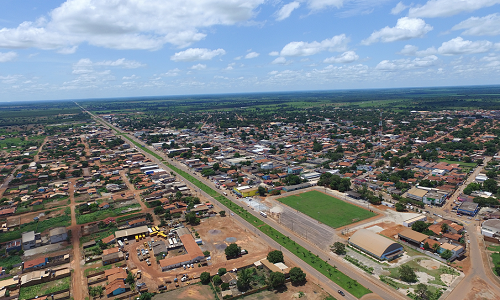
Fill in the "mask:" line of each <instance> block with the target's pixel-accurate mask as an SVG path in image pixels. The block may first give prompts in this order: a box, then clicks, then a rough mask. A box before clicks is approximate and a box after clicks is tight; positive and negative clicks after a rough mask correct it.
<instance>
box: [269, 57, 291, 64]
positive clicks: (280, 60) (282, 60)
mask: <svg viewBox="0 0 500 300" xmlns="http://www.w3.org/2000/svg"><path fill="white" fill-rule="evenodd" d="M271 63H272V64H273V65H283V64H286V63H287V60H286V58H284V57H278V58H276V59H275V60H273V61H272V62H271Z"/></svg>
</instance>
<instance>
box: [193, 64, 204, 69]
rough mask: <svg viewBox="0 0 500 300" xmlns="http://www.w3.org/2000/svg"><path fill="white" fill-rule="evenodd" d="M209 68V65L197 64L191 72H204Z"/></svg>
mask: <svg viewBox="0 0 500 300" xmlns="http://www.w3.org/2000/svg"><path fill="white" fill-rule="evenodd" d="M206 68H207V65H204V64H197V65H194V66H192V67H191V70H204V69H206Z"/></svg>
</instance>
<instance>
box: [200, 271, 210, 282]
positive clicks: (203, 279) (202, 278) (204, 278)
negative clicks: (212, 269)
mask: <svg viewBox="0 0 500 300" xmlns="http://www.w3.org/2000/svg"><path fill="white" fill-rule="evenodd" d="M200 281H201V283H203V284H208V283H210V273H208V272H203V273H201V274H200Z"/></svg>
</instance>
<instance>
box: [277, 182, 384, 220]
mask: <svg viewBox="0 0 500 300" xmlns="http://www.w3.org/2000/svg"><path fill="white" fill-rule="evenodd" d="M278 200H279V201H280V202H281V203H283V204H286V205H288V206H290V207H292V208H294V209H296V210H298V211H300V212H302V213H304V214H306V215H308V216H309V217H311V218H313V219H315V220H318V221H319V222H321V223H323V224H326V225H328V226H330V227H333V228H338V227H342V226H345V225H349V224H352V223H355V222H358V221H361V220H365V219H368V218H371V217H374V216H376V214H375V213H373V212H370V211H368V210H366V209H363V208H361V207H358V206H356V205H352V204H349V203H347V202H344V201H342V200H339V199H337V198H334V197H331V196H328V195H326V194H323V193H321V192H318V191H310V192H305V193H302V194H298V195H293V196H288V197H284V198H280V199H278Z"/></svg>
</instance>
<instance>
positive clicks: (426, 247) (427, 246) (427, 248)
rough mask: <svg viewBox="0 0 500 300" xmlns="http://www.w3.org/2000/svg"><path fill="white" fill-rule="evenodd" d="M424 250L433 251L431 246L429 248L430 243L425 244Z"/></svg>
mask: <svg viewBox="0 0 500 300" xmlns="http://www.w3.org/2000/svg"><path fill="white" fill-rule="evenodd" d="M424 249H425V250H429V249H431V246H429V243H428V242H425V244H424Z"/></svg>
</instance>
